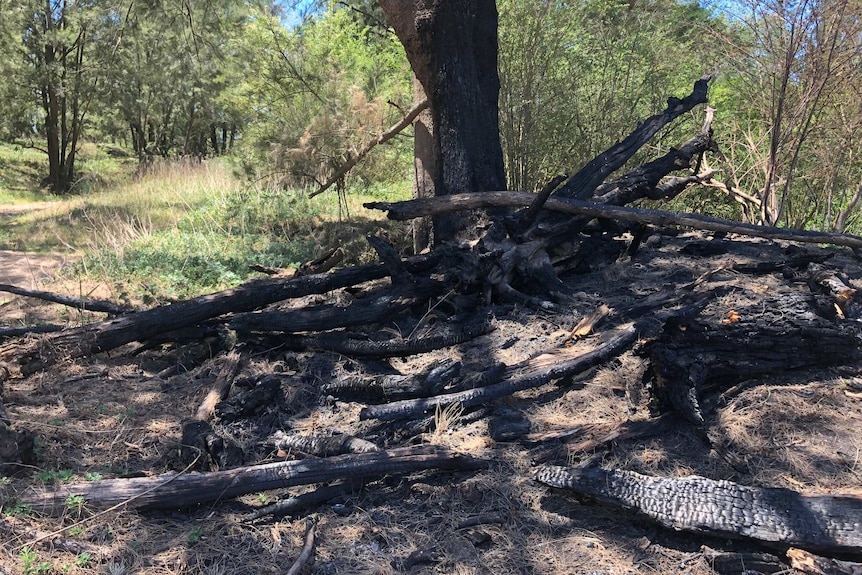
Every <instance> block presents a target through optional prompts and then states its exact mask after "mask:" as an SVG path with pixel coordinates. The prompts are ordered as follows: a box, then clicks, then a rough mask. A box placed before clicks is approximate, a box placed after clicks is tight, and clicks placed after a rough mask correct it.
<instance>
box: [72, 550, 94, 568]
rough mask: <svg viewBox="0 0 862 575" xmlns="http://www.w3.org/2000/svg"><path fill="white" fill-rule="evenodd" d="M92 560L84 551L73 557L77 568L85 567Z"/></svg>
mask: <svg viewBox="0 0 862 575" xmlns="http://www.w3.org/2000/svg"><path fill="white" fill-rule="evenodd" d="M92 560H93V556H92V555H90V554H89V553H87V552H86V551H82V552H81V553H79V554H78V556H77V557H75V565H77V566H78V567H86V566H87V565H88V564H89V563H90V561H92Z"/></svg>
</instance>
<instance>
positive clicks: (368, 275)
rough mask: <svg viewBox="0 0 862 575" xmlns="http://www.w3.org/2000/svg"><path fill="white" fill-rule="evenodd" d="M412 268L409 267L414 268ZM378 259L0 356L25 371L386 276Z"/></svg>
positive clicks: (427, 260) (258, 283)
mask: <svg viewBox="0 0 862 575" xmlns="http://www.w3.org/2000/svg"><path fill="white" fill-rule="evenodd" d="M437 261H439V258H438V256H437V255H435V254H431V255H430V256H426V257H419V258H417V259H416V260H414V261H413V262H408V263H407V266H408V269H410V268H411V267H413V270H425V269H429V267H433V265H434V264H435V263H436V262H437ZM413 270H411V271H413ZM386 275H387V270H386V266H384V265H383V264H374V265H366V266H356V267H351V268H345V269H343V270H338V271H334V272H330V273H326V274H317V275H309V276H303V277H299V278H294V279H289V280H282V279H278V278H263V279H257V280H252V281H250V282H247V283H245V284H243V285H241V286H239V287H236V288H233V289H229V290H225V291H221V292H217V293H214V294H209V295H205V296H200V297H196V298H193V299H190V300H185V301H180V302H176V303H173V304H171V305H165V306H159V307H155V308H152V309H149V310H144V311H139V312H136V313H133V314H126V315H123V316H120V317H117V318H114V319H109V320H105V321H101V322H96V323H92V324H89V325H85V326H82V327H77V328H71V329H66V330H63V331H61V332H59V333H55V334H51V335H49V336H47V337H44V338H40V339H38V340H35V341H29V342H26V343H22V344H19V345H9V344H7V345H4V346H2V347H0V361H8V362H12V363H17V364H18V365H20V366H21V371H22V373H23V374H24V375H29V374H31V373H34V372H36V371H40V370H43V369H46V368H48V367H50V366H51V365H53V364H54V363H56V362H57V361H59V360H62V359H73V358H77V357H84V356H87V355H90V354H93V353H98V352H103V351H109V350H111V349H115V348H117V347H119V346H121V345H125V344H127V343H131V342H133V341H145V340H146V339H148V338H150V337H153V336H157V335H159V334H162V333H165V332H168V331H173V330H177V329H181V328H184V327H187V326H189V325H194V324H196V323H199V322H201V321H204V320H207V319H210V318H213V317H218V316H221V315H225V314H227V313H239V312H249V311H253V310H256V309H260V308H262V307H264V306H266V305H269V304H272V303H275V302H278V301H283V300H286V299H291V298H297V297H302V296H306V295H310V294H316V293H326V292H329V291H332V290H334V289H338V288H343V287H349V286H352V285H357V284H360V283H363V282H367V281H371V280H376V279H382V278H384V277H386Z"/></svg>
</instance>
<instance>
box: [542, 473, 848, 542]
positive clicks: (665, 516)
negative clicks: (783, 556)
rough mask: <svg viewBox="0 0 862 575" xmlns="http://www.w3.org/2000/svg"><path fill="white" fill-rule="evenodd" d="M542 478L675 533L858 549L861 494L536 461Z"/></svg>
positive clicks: (551, 483) (544, 480)
mask: <svg viewBox="0 0 862 575" xmlns="http://www.w3.org/2000/svg"><path fill="white" fill-rule="evenodd" d="M535 478H536V480H538V481H539V482H540V483H544V484H545V485H549V486H551V487H556V488H560V489H567V490H570V491H574V492H576V493H580V494H583V495H588V496H590V497H593V498H595V499H597V500H599V501H601V502H604V503H610V504H613V505H620V506H622V507H625V508H627V509H634V510H636V511H638V512H640V513H642V514H644V515H646V516H647V517H649V518H651V519H652V520H654V521H656V522H657V523H659V524H661V525H663V526H665V527H669V528H671V529H675V530H677V531H693V532H695V533H705V534H708V535H716V536H719V537H734V538H745V539H754V540H757V541H763V542H769V543H779V544H783V545H788V546H791V545H792V546H796V547H802V548H805V549H812V550H815V551H822V552H828V553H836V552H848V551H849V552H857V553H858V552H859V549H860V548H862V498H860V497H854V496H850V495H846V496H840V495H817V496H809V495H802V494H800V493H798V492H796V491H792V490H790V489H781V488H767V487H752V486H747V485H740V484H738V483H733V482H730V481H724V480H713V479H707V478H705V477H698V476H689V477H680V478H670V477H652V476H648V475H641V474H640V473H635V472H633V471H624V470H620V469H602V468H598V467H593V468H587V469H577V468H571V467H557V466H541V467H539V468H537V469H536V471H535Z"/></svg>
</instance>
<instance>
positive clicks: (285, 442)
mask: <svg viewBox="0 0 862 575" xmlns="http://www.w3.org/2000/svg"><path fill="white" fill-rule="evenodd" d="M270 441H272V444H273V445H274V446H275V448H276V449H278V450H279V451H298V452H300V453H304V454H306V455H313V456H315V457H329V456H332V455H342V454H344V453H371V452H372V451H380V448H379V447H377V446H376V445H375V444H373V443H371V442H370V441H367V440H365V439H361V438H359V437H353V436H352V435H346V434H339V435H319V434H317V435H299V434H298V433H294V434H287V433H285V432H283V431H276V432H275V433H274V434H273V436H272V437H271V438H270Z"/></svg>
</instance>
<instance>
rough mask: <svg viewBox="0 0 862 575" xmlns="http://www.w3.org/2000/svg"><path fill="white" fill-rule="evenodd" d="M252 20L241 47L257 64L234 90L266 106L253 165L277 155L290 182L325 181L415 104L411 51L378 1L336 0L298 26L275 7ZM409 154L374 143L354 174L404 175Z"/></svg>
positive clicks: (251, 144)
mask: <svg viewBox="0 0 862 575" xmlns="http://www.w3.org/2000/svg"><path fill="white" fill-rule="evenodd" d="M251 28H252V30H251V31H250V33H249V34H247V35H245V36H244V37H243V40H242V46H240V47H238V51H239V52H240V53H242V54H244V57H245V58H246V59H247V60H246V61H247V62H249V63H250V71H249V73H248V74H247V75H246V77H245V79H244V81H243V82H242V83H240V84H236V85H235V86H232V87H230V88H229V89H228V92H229V93H230V98H231V99H232V100H234V101H242V102H245V103H246V105H247V106H250V107H251V108H252V109H254V110H256V111H258V113H257V114H256V118H255V119H254V120H253V121H252V124H251V125H250V126H249V128H248V129H247V130H246V132H245V133H244V134H243V145H244V147H245V148H246V151H251V152H253V154H252V156H251V157H250V163H251V167H252V168H256V167H257V166H259V165H261V164H264V165H266V164H267V163H274V164H275V166H276V169H277V170H279V171H280V172H281V173H282V174H283V177H284V181H285V183H286V184H288V185H300V186H303V185H308V184H311V185H315V186H316V185H319V184H321V183H322V182H323V181H325V180H327V179H328V178H329V176H330V175H331V174H332V173H333V171H335V170H336V169H337V168H338V167H340V166H341V165H342V164H343V163H344V162H345V161H346V160H347V159H348V158H349V157H350V156H351V155H353V154H356V151H357V150H359V149H361V148H362V147H363V146H364V145H365V143H366V142H368V141H369V140H370V139H371V138H374V137H376V136H377V135H378V134H379V133H380V132H381V131H382V130H384V129H385V128H387V127H388V126H389V125H391V124H392V123H393V118H396V117H397V116H399V115H401V113H402V111H401V109H403V107H404V106H407V107H409V104H410V101H411V94H410V82H409V74H408V67H407V63H406V61H405V59H404V55H403V51H402V49H401V46H400V44H399V42H398V39H397V38H396V37H395V36H394V35H393V34H392V33H391V31H389V30H388V29H387V28H386V27H385V26H382V25H381V23H380V21H379V20H378V19H377V18H376V17H375V16H374V13H373V11H372V10H371V8H370V7H368V6H366V7H362V6H359V7H356V6H345V5H343V4H342V3H336V2H332V3H328V4H327V5H326V6H324V7H322V8H321V11H320V12H319V13H318V14H317V15H315V16H314V17H313V18H307V19H306V20H305V21H304V22H303V23H302V24H301V25H299V26H297V27H296V28H294V29H286V28H285V27H283V26H282V25H281V22H280V20H279V18H278V15H277V14H274V13H270V14H268V15H264V16H261V17H260V18H258V19H256V20H255V22H254V23H253V24H252V26H251ZM249 148H252V149H251V150H249ZM405 157H406V156H405V147H404V145H398V144H396V145H395V146H394V147H391V146H390V147H387V148H386V149H381V150H376V151H375V152H374V153H373V154H372V155H371V156H369V158H368V161H366V162H364V163H363V164H362V165H361V166H359V167H358V168H357V169H356V170H353V171H352V172H351V173H350V174H349V176H348V177H349V178H352V179H353V180H357V179H359V180H371V179H374V180H377V181H392V180H398V181H403V180H404V179H405V177H406V175H407V170H406V164H405V162H404V159H405ZM348 184H349V182H348V181H346V180H345V181H343V182H341V183H340V189H341V190H342V191H343V190H344V189H345V187H346V186H348Z"/></svg>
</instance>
